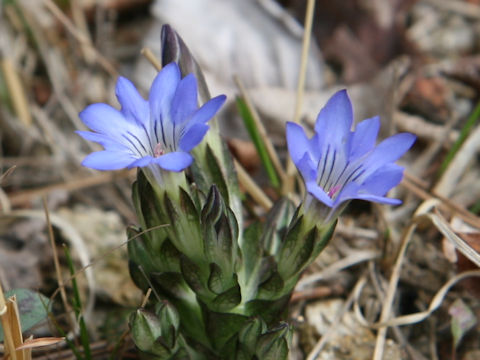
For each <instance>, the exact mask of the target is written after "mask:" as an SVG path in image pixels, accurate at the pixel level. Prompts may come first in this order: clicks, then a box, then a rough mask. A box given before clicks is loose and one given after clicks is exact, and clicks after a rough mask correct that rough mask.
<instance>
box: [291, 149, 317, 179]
mask: <svg viewBox="0 0 480 360" xmlns="http://www.w3.org/2000/svg"><path fill="white" fill-rule="evenodd" d="M295 165H296V166H297V169H298V171H300V173H301V174H302V177H303V180H304V181H305V183H307V182H309V181H316V180H317V163H315V162H314V161H312V158H311V157H310V155H309V154H308V153H305V154H304V155H303V157H302V158H301V159H300V160H299V161H297V162H296V163H295Z"/></svg>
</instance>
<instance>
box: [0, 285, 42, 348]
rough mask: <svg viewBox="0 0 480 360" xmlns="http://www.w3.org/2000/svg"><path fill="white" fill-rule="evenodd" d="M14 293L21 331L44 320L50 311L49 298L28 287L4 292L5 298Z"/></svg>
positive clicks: (0, 333) (0, 338)
mask: <svg viewBox="0 0 480 360" xmlns="http://www.w3.org/2000/svg"><path fill="white" fill-rule="evenodd" d="M13 295H15V296H16V298H17V305H18V311H19V313H20V323H21V325H22V331H27V330H30V329H31V328H32V327H34V326H35V325H37V324H39V323H40V322H42V321H44V320H45V319H46V318H47V317H48V312H49V311H50V306H51V304H50V300H49V299H48V298H47V297H45V296H44V295H42V294H40V293H38V292H35V291H33V290H29V289H13V290H10V291H7V292H6V293H5V298H7V299H8V298H9V297H11V296H13ZM0 341H3V328H2V326H1V323H0Z"/></svg>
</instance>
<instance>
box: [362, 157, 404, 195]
mask: <svg viewBox="0 0 480 360" xmlns="http://www.w3.org/2000/svg"><path fill="white" fill-rule="evenodd" d="M403 170H404V168H403V167H401V166H399V165H397V164H387V165H385V166H383V167H381V168H380V169H378V170H377V171H375V172H374V173H373V174H372V175H370V176H369V177H368V178H367V179H366V180H365V181H364V183H363V184H362V188H363V189H364V190H365V191H367V192H369V193H372V194H375V195H381V196H383V195H385V194H386V193H387V192H389V191H390V190H391V189H392V188H394V187H395V186H397V185H398V184H400V182H401V181H402V178H403Z"/></svg>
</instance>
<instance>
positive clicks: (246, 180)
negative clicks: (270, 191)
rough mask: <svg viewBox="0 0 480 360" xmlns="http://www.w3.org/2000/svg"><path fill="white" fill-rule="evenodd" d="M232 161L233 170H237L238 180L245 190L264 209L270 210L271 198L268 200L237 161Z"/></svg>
mask: <svg viewBox="0 0 480 360" xmlns="http://www.w3.org/2000/svg"><path fill="white" fill-rule="evenodd" d="M234 163H235V170H237V175H238V181H239V182H240V184H241V185H242V186H243V187H245V191H246V192H247V193H248V194H249V195H250V196H251V197H252V198H253V199H254V200H255V201H256V202H257V203H258V204H259V205H260V206H261V207H263V208H264V209H265V210H266V211H268V210H270V208H271V207H272V206H273V204H272V200H270V198H269V197H268V196H267V195H266V194H265V193H264V192H263V190H262V189H261V188H260V187H259V186H258V185H257V183H256V182H255V181H254V180H253V179H252V178H251V177H250V175H248V173H247V171H246V170H245V169H244V168H243V167H242V165H240V164H239V162H238V161H234Z"/></svg>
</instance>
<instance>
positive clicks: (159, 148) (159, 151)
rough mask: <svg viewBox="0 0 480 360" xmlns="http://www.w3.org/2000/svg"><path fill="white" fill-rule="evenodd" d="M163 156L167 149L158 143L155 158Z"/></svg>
mask: <svg viewBox="0 0 480 360" xmlns="http://www.w3.org/2000/svg"><path fill="white" fill-rule="evenodd" d="M163 154H165V149H164V148H163V146H162V144H160V143H158V144H157V145H155V148H154V149H153V156H155V157H156V158H157V157H160V156H162V155H163Z"/></svg>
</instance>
